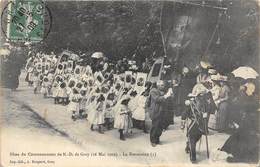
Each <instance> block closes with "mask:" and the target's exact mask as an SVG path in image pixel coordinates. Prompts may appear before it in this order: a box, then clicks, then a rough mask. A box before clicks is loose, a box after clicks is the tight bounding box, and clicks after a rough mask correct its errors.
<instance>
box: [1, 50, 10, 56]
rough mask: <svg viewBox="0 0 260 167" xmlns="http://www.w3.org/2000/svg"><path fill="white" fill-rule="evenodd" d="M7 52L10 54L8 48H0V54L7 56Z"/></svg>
mask: <svg viewBox="0 0 260 167" xmlns="http://www.w3.org/2000/svg"><path fill="white" fill-rule="evenodd" d="M9 54H10V50H9V49H4V48H1V49H0V56H8V55H9Z"/></svg>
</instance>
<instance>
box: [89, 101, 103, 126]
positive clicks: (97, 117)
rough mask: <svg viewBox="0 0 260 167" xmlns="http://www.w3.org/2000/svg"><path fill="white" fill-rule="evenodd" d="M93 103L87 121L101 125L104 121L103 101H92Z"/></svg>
mask: <svg viewBox="0 0 260 167" xmlns="http://www.w3.org/2000/svg"><path fill="white" fill-rule="evenodd" d="M94 103H95V105H93V106H92V109H90V111H89V114H88V121H89V122H90V123H91V124H93V125H101V124H104V123H105V118H104V114H105V111H104V105H105V103H104V102H99V103H97V102H96V101H94Z"/></svg>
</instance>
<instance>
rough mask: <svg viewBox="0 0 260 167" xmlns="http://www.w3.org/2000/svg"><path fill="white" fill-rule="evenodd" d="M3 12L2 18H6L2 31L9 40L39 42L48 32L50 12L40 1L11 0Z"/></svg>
mask: <svg viewBox="0 0 260 167" xmlns="http://www.w3.org/2000/svg"><path fill="white" fill-rule="evenodd" d="M3 12H5V18H2V20H3V19H6V31H4V32H5V35H6V37H7V39H8V40H9V41H10V42H31V43H35V42H40V41H42V40H43V39H44V38H45V37H46V35H47V33H48V32H49V29H50V25H51V21H50V20H51V19H50V18H51V17H50V12H49V10H48V9H46V6H45V4H44V3H43V2H42V1H39V0H13V1H10V2H9V3H8V4H7V6H6V8H5V9H4V11H3ZM2 17H4V15H3V14H2ZM2 25H3V24H2ZM2 29H3V27H2Z"/></svg>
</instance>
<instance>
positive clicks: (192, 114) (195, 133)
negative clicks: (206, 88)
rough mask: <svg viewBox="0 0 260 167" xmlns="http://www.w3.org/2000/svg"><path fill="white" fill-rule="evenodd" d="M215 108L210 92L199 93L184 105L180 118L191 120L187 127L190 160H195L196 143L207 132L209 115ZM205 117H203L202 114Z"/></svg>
mask: <svg viewBox="0 0 260 167" xmlns="http://www.w3.org/2000/svg"><path fill="white" fill-rule="evenodd" d="M215 109H216V106H215V103H214V102H213V99H212V95H211V93H207V94H205V95H199V96H197V97H195V99H194V100H191V104H190V107H189V106H188V107H186V109H185V111H184V112H183V113H182V120H186V119H187V118H189V119H190V120H191V122H190V124H189V126H188V127H187V137H188V142H187V146H186V147H187V148H188V150H189V151H190V160H191V161H196V143H197V142H198V141H199V139H200V138H201V136H202V135H203V134H207V133H208V120H209V115H210V114H211V113H214V111H215ZM205 113H206V114H207V117H205V118H203V114H205Z"/></svg>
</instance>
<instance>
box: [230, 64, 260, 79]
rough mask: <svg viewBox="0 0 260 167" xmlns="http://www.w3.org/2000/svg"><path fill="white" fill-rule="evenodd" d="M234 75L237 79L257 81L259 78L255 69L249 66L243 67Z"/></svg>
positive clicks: (234, 72)
mask: <svg viewBox="0 0 260 167" xmlns="http://www.w3.org/2000/svg"><path fill="white" fill-rule="evenodd" d="M232 74H234V75H235V77H237V78H238V77H239V78H243V79H256V78H257V77H258V76H259V74H258V73H257V72H256V71H255V70H254V69H253V68H251V67H248V66H241V67H239V68H237V69H235V70H234V71H232Z"/></svg>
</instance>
